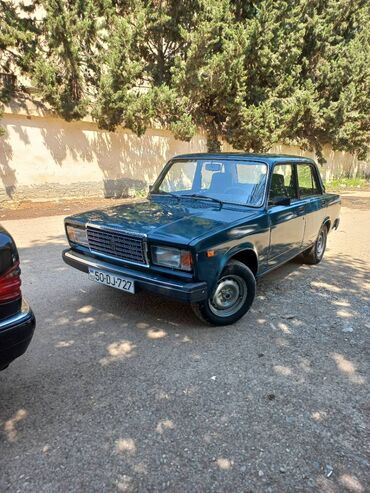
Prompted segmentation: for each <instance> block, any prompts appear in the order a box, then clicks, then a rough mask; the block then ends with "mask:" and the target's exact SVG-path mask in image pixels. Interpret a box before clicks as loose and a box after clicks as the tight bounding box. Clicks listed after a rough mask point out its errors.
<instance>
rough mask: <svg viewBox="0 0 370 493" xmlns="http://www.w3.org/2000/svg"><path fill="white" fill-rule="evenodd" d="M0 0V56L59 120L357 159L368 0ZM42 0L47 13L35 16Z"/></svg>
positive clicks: (369, 67)
mask: <svg viewBox="0 0 370 493" xmlns="http://www.w3.org/2000/svg"><path fill="white" fill-rule="evenodd" d="M17 4H18V6H17V8H16V7H15V6H14V5H15V4H13V3H12V2H11V1H10V0H0V7H1V9H2V10H1V12H0V50H1V54H0V63H1V64H2V69H1V70H2V71H5V72H7V73H11V72H12V71H16V70H15V69H17V70H18V71H20V72H26V73H27V74H28V75H29V77H31V78H32V80H33V82H34V85H35V87H36V88H37V89H38V91H39V93H40V95H41V97H42V98H43V100H44V101H46V102H47V103H48V104H49V105H50V106H51V107H52V108H53V109H54V110H55V111H56V112H57V113H58V114H59V115H61V116H62V117H63V118H65V119H67V120H71V119H81V118H83V117H84V116H85V115H86V114H88V113H90V114H92V116H93V118H94V119H95V120H96V121H97V123H98V125H99V127H101V128H104V129H108V130H111V131H113V130H115V129H116V128H117V127H118V126H123V127H126V128H130V129H131V130H132V131H133V132H135V133H136V134H137V135H139V136H140V135H143V134H144V133H145V131H146V129H147V128H148V127H150V126H153V125H161V126H162V127H163V128H168V129H170V130H171V131H172V132H173V133H174V135H175V137H176V138H179V139H182V140H190V139H191V138H192V136H193V135H194V134H195V133H196V131H197V129H202V130H203V131H204V132H205V133H206V136H207V142H208V148H209V150H214V151H217V150H220V148H221V142H222V140H225V141H227V142H228V143H230V144H231V145H232V146H233V147H235V148H236V149H240V150H245V151H255V152H263V151H268V150H269V149H270V148H271V146H272V145H273V144H274V143H276V142H281V141H282V142H285V143H289V144H297V145H299V146H300V147H301V148H304V149H309V150H314V151H315V152H316V154H317V156H318V158H319V160H320V161H321V162H322V161H323V157H322V146H323V145H325V144H330V145H332V146H333V148H334V149H337V150H345V151H350V152H352V153H353V154H357V155H358V157H360V158H364V157H365V155H366V153H367V149H368V143H369V140H370V138H369V137H370V118H369V115H370V97H369V94H370V4H369V1H368V0H354V1H348V0H310V1H309V2H307V1H306V0H281V1H279V2H276V1H274V0H258V1H254V2H252V1H244V0H183V1H181V2H179V1H178V0H176V1H175V0H38V1H35V2H33V3H32V6H31V7H24V6H22V4H20V3H19V2H17ZM37 7H40V8H42V9H43V12H44V13H43V15H42V16H39V17H38V18H36V17H35V16H34V15H33V14H34V11H35V9H36V8H37Z"/></svg>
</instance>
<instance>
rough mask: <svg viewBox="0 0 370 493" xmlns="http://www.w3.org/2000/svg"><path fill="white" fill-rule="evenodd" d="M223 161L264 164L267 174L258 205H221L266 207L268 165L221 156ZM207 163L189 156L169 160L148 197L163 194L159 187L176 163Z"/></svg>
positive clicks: (257, 160) (264, 162) (258, 161)
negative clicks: (261, 197)
mask: <svg viewBox="0 0 370 493" xmlns="http://www.w3.org/2000/svg"><path fill="white" fill-rule="evenodd" d="M221 159H222V160H223V161H233V162H240V163H246V164H251V165H252V164H264V165H265V166H266V168H267V173H266V182H265V186H264V190H263V199H262V200H261V203H260V204H259V205H252V204H249V203H248V202H230V201H229V200H222V203H223V204H231V205H237V206H241V207H251V208H253V209H262V208H265V207H266V196H267V187H268V182H269V176H268V175H269V170H270V166H269V163H268V162H266V161H264V160H262V159H253V160H252V159H235V156H230V157H229V156H225V157H224V156H222V158H220V160H221ZM207 160H208V161H209V159H206V158H198V159H193V160H192V159H191V158H190V156H189V157H188V158H176V157H174V158H172V159H170V160H169V161H168V162H167V164H166V165H165V166H164V167H163V169H162V171H161V172H160V173H159V175H158V177H157V179H156V180H155V182H154V184H153V187H152V189H151V190H150V192H149V196H150V195H152V194H153V195H155V194H158V195H161V194H163V192H162V191H161V190H159V187H160V186H161V184H162V182H163V180H164V178H165V176H166V174H167V172H168V170H169V169H170V168H171V167H172V166H173V165H174V164H175V163H176V162H187V161H195V162H197V163H198V162H199V161H207ZM171 193H173V194H174V195H175V194H176V192H171ZM178 197H179V199H181V194H179V195H178ZM210 198H211V197H210ZM204 200H207V198H205V199H204Z"/></svg>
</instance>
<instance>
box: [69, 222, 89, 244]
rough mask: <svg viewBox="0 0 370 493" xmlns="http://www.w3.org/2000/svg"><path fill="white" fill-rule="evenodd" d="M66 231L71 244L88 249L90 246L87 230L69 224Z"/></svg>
mask: <svg viewBox="0 0 370 493" xmlns="http://www.w3.org/2000/svg"><path fill="white" fill-rule="evenodd" d="M66 231H67V236H68V239H69V241H70V242H71V243H77V244H78V245H83V246H86V247H88V246H89V242H88V241H87V236H86V230H85V228H77V227H76V226H71V225H70V224H67V226H66Z"/></svg>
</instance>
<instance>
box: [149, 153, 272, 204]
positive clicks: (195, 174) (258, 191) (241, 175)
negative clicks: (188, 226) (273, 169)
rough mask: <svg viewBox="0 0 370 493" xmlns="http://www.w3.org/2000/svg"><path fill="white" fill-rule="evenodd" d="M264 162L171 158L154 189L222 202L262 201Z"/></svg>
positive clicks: (264, 174) (264, 182)
mask: <svg viewBox="0 0 370 493" xmlns="http://www.w3.org/2000/svg"><path fill="white" fill-rule="evenodd" d="M266 179H267V165H266V164H261V163H254V162H253V161H237V160H235V161H234V160H222V159H221V160H205V159H204V160H203V159H201V160H192V161H174V162H173V163H172V165H171V166H170V167H169V168H168V169H167V172H166V174H165V175H164V177H163V178H162V180H161V181H160V182H159V183H158V184H157V185H156V187H155V188H154V189H153V193H171V194H176V195H177V196H179V197H181V196H186V195H196V196H204V198H209V199H217V200H220V201H222V202H230V203H234V204H243V205H251V206H254V207H258V206H260V205H262V203H263V198H264V192H265V186H266Z"/></svg>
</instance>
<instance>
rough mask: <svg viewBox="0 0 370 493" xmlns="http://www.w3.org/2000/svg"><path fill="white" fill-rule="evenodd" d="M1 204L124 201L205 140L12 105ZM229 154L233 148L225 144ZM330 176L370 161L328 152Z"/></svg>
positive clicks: (1, 158)
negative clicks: (107, 126) (140, 133)
mask: <svg viewBox="0 0 370 493" xmlns="http://www.w3.org/2000/svg"><path fill="white" fill-rule="evenodd" d="M0 123H1V125H2V126H3V127H5V129H6V135H5V137H2V138H0V201H4V200H24V199H31V200H40V199H41V200H43V199H54V198H67V197H83V196H106V197H114V196H116V197H120V196H125V195H127V194H129V193H131V192H132V190H134V189H142V188H145V187H146V186H147V185H148V184H150V183H152V182H153V181H154V179H155V177H156V176H157V175H158V173H159V171H160V170H161V168H162V166H163V164H164V163H165V162H166V161H167V160H168V159H169V158H171V157H172V156H174V155H176V154H181V153H187V152H198V151H205V150H206V139H205V137H204V136H202V135H198V136H196V137H195V138H193V139H192V141H191V142H181V141H178V140H175V139H174V137H173V136H172V134H171V133H170V132H168V131H166V130H160V129H151V130H148V132H147V133H146V135H145V136H144V137H142V138H138V137H136V136H135V135H134V134H133V133H132V132H130V131H128V130H119V131H117V132H115V133H111V132H105V131H101V130H99V129H98V128H97V127H96V125H95V124H94V123H93V122H91V121H84V122H70V123H68V122H65V121H64V120H62V119H60V118H57V117H53V116H50V115H48V114H45V113H43V112H42V111H40V110H38V109H37V108H36V107H34V106H32V107H31V108H30V107H29V106H28V107H27V105H22V106H21V107H20V106H17V107H14V106H13V107H11V108H6V112H5V114H4V118H3V119H2V121H1V122H0ZM223 150H225V151H227V150H231V148H230V146H228V145H227V144H226V145H225V146H224V148H223ZM271 152H277V153H285V154H299V155H307V156H311V157H314V156H313V155H312V153H307V152H303V151H300V149H299V148H297V147H292V146H291V147H289V146H284V145H277V146H274V148H273V149H271ZM325 156H326V158H327V160H328V162H327V164H326V165H325V166H324V167H323V168H322V174H323V176H324V179H331V178H332V177H337V176H342V175H344V174H350V175H352V176H355V175H356V174H359V173H370V165H369V163H368V162H367V163H366V162H359V161H358V160H357V159H356V158H355V157H353V156H351V155H350V154H348V153H342V152H334V151H332V150H330V149H329V148H327V149H325Z"/></svg>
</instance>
